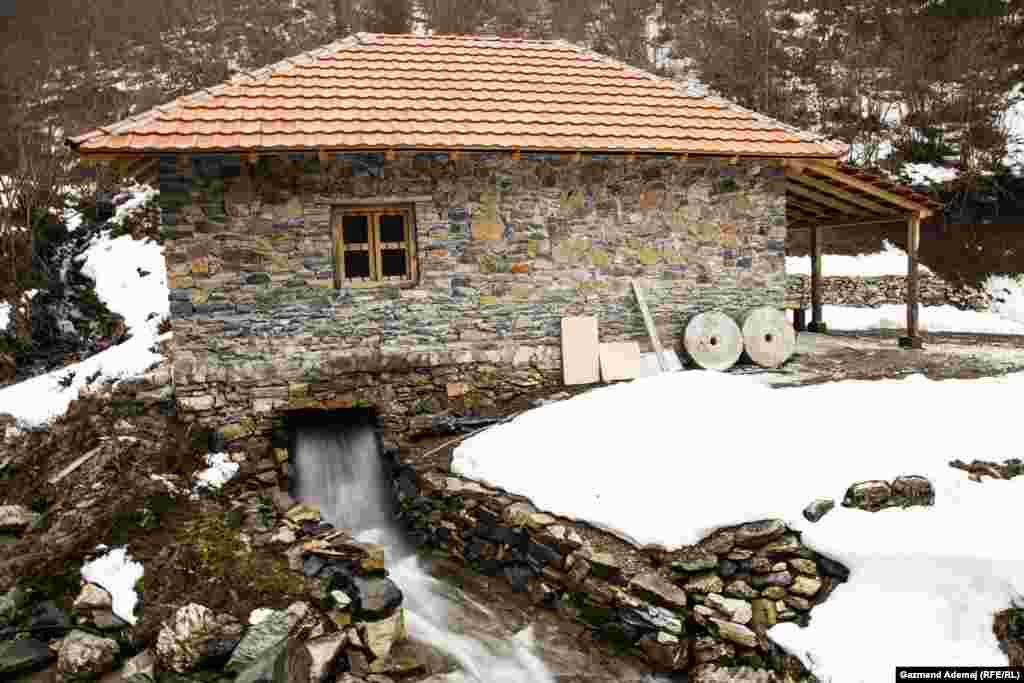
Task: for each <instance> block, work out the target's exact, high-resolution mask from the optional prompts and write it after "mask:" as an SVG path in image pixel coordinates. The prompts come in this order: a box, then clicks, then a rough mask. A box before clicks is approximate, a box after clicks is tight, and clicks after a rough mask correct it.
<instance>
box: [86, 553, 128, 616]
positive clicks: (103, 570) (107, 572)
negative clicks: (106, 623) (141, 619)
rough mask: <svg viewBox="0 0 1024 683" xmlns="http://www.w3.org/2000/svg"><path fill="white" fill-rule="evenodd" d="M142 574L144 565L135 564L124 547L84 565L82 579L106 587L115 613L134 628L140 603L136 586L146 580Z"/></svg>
mask: <svg viewBox="0 0 1024 683" xmlns="http://www.w3.org/2000/svg"><path fill="white" fill-rule="evenodd" d="M142 573H143V568H142V565H141V564H139V563H138V562H133V561H132V559H131V557H130V556H129V555H128V548H127V547H124V546H122V547H120V548H114V549H113V550H111V551H110V552H108V553H107V554H106V555H104V556H102V557H98V558H96V559H95V560H93V561H92V562H87V563H86V564H84V565H82V578H83V579H85V580H86V581H88V582H89V583H94V584H96V585H97V586H100V587H102V588H105V589H106V590H107V592H108V593H110V596H111V598H112V599H113V606H112V611H113V612H114V614H116V615H117V616H118V617H120V618H121V619H123V620H125V621H127V622H128V623H129V624H133V625H134V624H135V622H136V619H135V615H134V614H133V612H134V611H135V605H136V604H138V602H139V596H138V594H136V593H135V584H136V583H138V581H139V579H141V578H142Z"/></svg>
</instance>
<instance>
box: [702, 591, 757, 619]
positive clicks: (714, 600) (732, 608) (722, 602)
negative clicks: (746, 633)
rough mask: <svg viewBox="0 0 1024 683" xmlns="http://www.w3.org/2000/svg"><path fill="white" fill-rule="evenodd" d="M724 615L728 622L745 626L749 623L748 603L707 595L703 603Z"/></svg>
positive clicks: (711, 594) (717, 595)
mask: <svg viewBox="0 0 1024 683" xmlns="http://www.w3.org/2000/svg"><path fill="white" fill-rule="evenodd" d="M704 604H706V605H708V606H710V607H713V608H715V609H716V610H718V611H719V612H721V613H722V614H724V615H725V616H726V617H727V618H728V619H729V621H732V622H735V623H737V624H746V623H748V622H749V621H750V615H751V611H750V603H749V602H747V601H745V600H737V599H735V598H725V597H722V596H721V595H719V594H718V593H709V594H708V595H707V598H706V601H705V603H704Z"/></svg>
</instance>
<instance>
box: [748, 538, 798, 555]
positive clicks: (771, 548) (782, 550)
mask: <svg viewBox="0 0 1024 683" xmlns="http://www.w3.org/2000/svg"><path fill="white" fill-rule="evenodd" d="M801 548H802V546H801V545H800V541H799V539H797V537H796V535H795V534H784V535H783V536H782V537H781V538H777V539H775V540H774V541H771V542H770V543H766V544H765V545H763V546H762V547H761V548H760V549H759V550H758V551H757V554H758V555H760V556H763V557H771V556H773V555H795V554H796V553H798V552H800V550H801Z"/></svg>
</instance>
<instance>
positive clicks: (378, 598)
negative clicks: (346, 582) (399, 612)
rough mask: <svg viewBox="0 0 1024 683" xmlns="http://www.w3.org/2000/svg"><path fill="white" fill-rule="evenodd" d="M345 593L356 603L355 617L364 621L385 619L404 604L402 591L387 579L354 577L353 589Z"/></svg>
mask: <svg viewBox="0 0 1024 683" xmlns="http://www.w3.org/2000/svg"><path fill="white" fill-rule="evenodd" d="M345 592H346V593H348V594H349V597H351V598H352V602H353V603H354V611H353V616H354V617H355V618H356V619H359V620H362V621H378V620H380V619H383V618H384V617H386V616H388V615H390V614H392V613H393V612H394V611H395V609H397V608H398V606H399V605H401V604H402V591H401V589H399V587H398V586H397V585H395V582H394V581H392V580H391V579H388V578H385V577H372V578H364V577H361V576H356V577H353V578H352V583H351V589H350V590H346V591H345ZM353 593H354V594H353Z"/></svg>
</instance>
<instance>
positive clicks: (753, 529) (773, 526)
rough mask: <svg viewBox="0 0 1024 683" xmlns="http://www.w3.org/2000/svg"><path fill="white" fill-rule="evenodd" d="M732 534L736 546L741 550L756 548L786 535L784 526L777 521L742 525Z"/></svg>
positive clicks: (769, 520) (771, 520) (766, 520)
mask: <svg viewBox="0 0 1024 683" xmlns="http://www.w3.org/2000/svg"><path fill="white" fill-rule="evenodd" d="M734 532H735V534H736V545H738V546H740V547H743V548H756V547H757V546H760V545H764V544H765V543H767V542H768V541H771V540H773V539H775V538H778V537H779V536H781V535H782V534H784V533H786V525H785V523H784V522H783V521H782V520H779V519H764V520H761V521H758V522H748V523H747V524H743V525H741V526H739V527H737V528H736V529H735V530H734Z"/></svg>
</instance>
